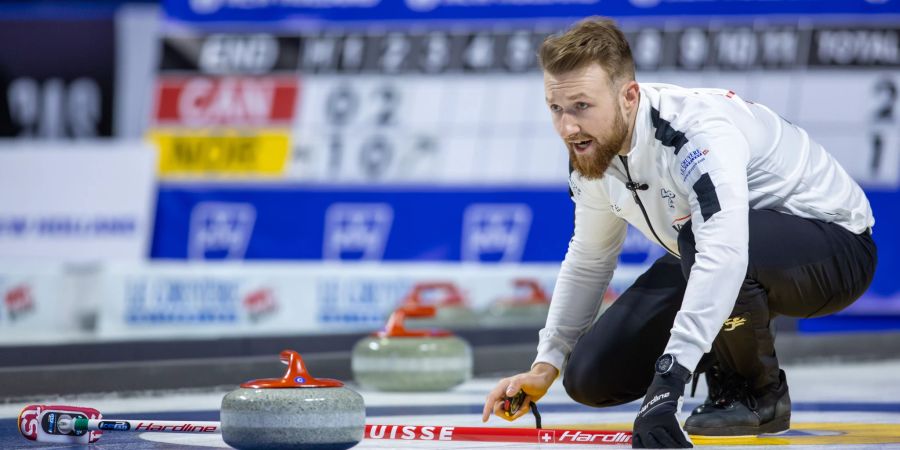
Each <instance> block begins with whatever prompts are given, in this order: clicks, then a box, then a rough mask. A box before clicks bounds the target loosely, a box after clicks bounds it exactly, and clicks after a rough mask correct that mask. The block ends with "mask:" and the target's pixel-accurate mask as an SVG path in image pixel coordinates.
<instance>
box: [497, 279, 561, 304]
mask: <svg viewBox="0 0 900 450" xmlns="http://www.w3.org/2000/svg"><path fill="white" fill-rule="evenodd" d="M513 284H514V285H515V287H516V288H519V289H528V294H527V295H522V296H516V297H513V298H511V299H508V300H503V301H501V303H503V304H507V305H510V304H511V305H542V304H547V303H550V298H549V297H547V294H546V293H545V292H544V288H542V287H541V284H540V283H538V281H537V280H535V279H534V278H517V279H516V280H515V281H513Z"/></svg>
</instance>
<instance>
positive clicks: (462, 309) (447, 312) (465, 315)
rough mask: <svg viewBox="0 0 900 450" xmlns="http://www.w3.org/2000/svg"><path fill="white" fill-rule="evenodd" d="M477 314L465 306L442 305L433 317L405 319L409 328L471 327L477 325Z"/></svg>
mask: <svg viewBox="0 0 900 450" xmlns="http://www.w3.org/2000/svg"><path fill="white" fill-rule="evenodd" d="M478 322H479V321H478V315H477V314H475V311H472V310H471V309H470V308H468V307H466V306H442V307H440V308H437V312H436V313H435V315H434V317H429V318H418V317H412V318H409V319H407V321H406V323H407V324H408V325H409V327H410V328H417V329H421V328H452V329H459V328H473V327H477V326H478V325H479V323H478Z"/></svg>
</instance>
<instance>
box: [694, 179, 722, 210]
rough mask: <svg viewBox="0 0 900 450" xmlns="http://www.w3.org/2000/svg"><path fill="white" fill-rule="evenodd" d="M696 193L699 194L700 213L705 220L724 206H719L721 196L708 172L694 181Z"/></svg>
mask: <svg viewBox="0 0 900 450" xmlns="http://www.w3.org/2000/svg"><path fill="white" fill-rule="evenodd" d="M694 193H695V194H697V202H699V203H700V214H701V215H703V221H704V222H706V221H707V220H709V218H710V217H712V216H713V214H715V213H717V212H719V211H721V210H722V207H721V206H719V196H718V195H716V187H715V186H714V185H713V182H712V179H711V178H709V174H708V173H704V174H703V175H701V176H700V179H699V180H697V182H696V183H694Z"/></svg>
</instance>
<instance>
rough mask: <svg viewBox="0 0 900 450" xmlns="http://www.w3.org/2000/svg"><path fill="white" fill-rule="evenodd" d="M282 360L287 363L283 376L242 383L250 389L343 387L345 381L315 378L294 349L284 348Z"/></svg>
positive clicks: (243, 386) (242, 385)
mask: <svg viewBox="0 0 900 450" xmlns="http://www.w3.org/2000/svg"><path fill="white" fill-rule="evenodd" d="M281 362H283V363H285V364H287V366H288V368H287V372H285V373H284V376H283V377H281V378H262V379H259V380H251V381H248V382H246V383H243V384H241V387H242V388H250V389H285V388H321V387H342V386H343V385H344V383H341V382H340V381H338V380H332V379H331V378H314V377H313V376H312V375H310V374H309V372H308V371H307V370H306V365H305V364H303V358H301V357H300V354H299V353H297V352H295V351H294V350H283V351H282V352H281Z"/></svg>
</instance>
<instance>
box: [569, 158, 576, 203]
mask: <svg viewBox="0 0 900 450" xmlns="http://www.w3.org/2000/svg"><path fill="white" fill-rule="evenodd" d="M574 171H575V166H574V165H573V164H572V160H571V159H570V160H569V179H571V178H572V172H574ZM567 184H568V185H569V198H572V197H574V196H575V193H574V192H572V183H571V182H569V183H567Z"/></svg>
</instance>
